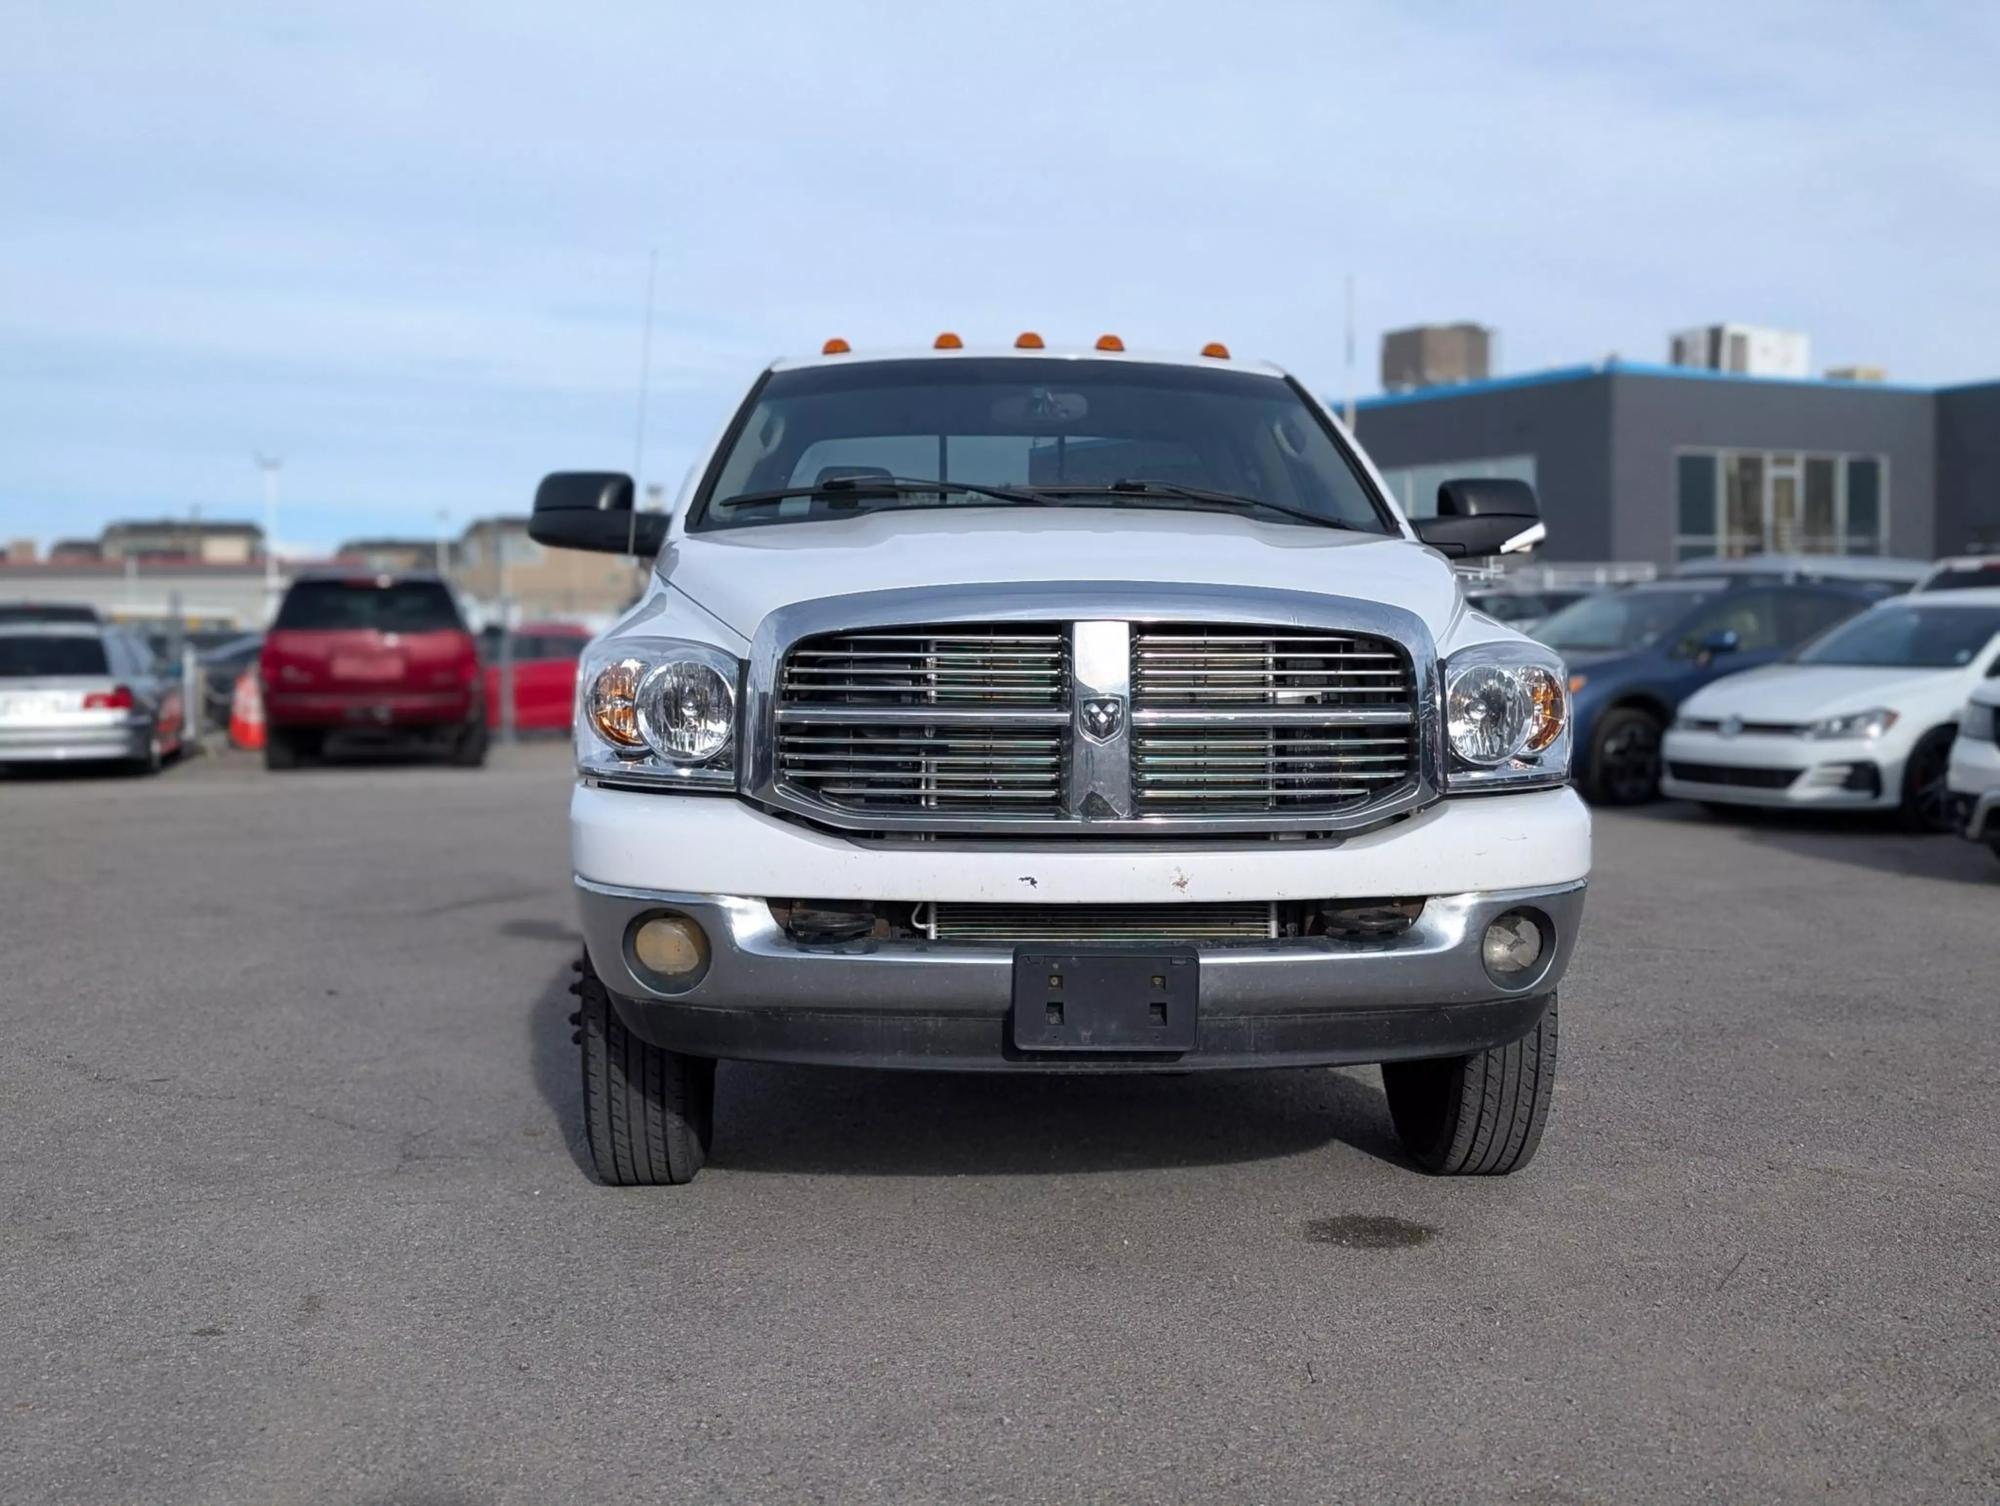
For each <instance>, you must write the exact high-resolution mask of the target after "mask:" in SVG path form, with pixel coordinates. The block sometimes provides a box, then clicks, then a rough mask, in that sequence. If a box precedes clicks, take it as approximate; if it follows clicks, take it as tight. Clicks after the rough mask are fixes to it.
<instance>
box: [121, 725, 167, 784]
mask: <svg viewBox="0 0 2000 1506" xmlns="http://www.w3.org/2000/svg"><path fill="white" fill-rule="evenodd" d="M166 765H167V750H166V748H165V746H164V745H163V744H162V743H161V742H160V733H159V729H158V728H155V729H154V730H153V735H152V739H151V740H150V741H149V742H148V743H147V744H146V751H145V752H144V753H142V754H140V755H139V756H138V757H137V758H133V759H128V760H126V763H125V767H126V768H127V769H129V770H130V771H131V772H132V773H134V774H157V773H159V772H160V770H161V769H163V768H165V767H166Z"/></svg>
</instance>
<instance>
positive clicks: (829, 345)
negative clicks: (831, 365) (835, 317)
mask: <svg viewBox="0 0 2000 1506" xmlns="http://www.w3.org/2000/svg"><path fill="white" fill-rule="evenodd" d="M852 348H853V347H851V346H850V345H849V344H848V343H847V342H846V341H845V340H843V339H841V338H840V336H838V335H835V336H834V337H833V338H832V339H831V340H829V341H827V342H826V344H824V345H822V346H821V347H820V348H819V353H820V354H821V355H823V356H844V355H846V354H847V353H848V351H849V350H851V349H852Z"/></svg>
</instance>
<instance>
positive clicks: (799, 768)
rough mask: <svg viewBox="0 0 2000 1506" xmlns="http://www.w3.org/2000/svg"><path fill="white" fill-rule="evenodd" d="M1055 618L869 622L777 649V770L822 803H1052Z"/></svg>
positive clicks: (1056, 749) (1058, 704)
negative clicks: (997, 622) (869, 626)
mask: <svg viewBox="0 0 2000 1506" xmlns="http://www.w3.org/2000/svg"><path fill="white" fill-rule="evenodd" d="M1068 724H1069V669H1068V648H1067V638H1066V636H1065V633H1064V631H1063V625H1062V624H1059V623H1058V624H1035V623H1029V624H1009V625H1001V626H992V627H987V626H981V625H979V624H976V623H957V624H952V625H950V626H943V627H933V628H925V627H909V628H888V629H876V630H872V631H868V632H852V633H827V634H823V635H821V636H819V637H815V638H808V639H806V640H805V641H804V642H802V643H800V644H798V645H797V646H796V647H795V648H793V650H792V651H791V653H790V654H788V655H787V656H786V658H785V663H784V671H783V678H782V680H781V682H780V685H779V693H778V731H777V750H776V752H777V769H778V772H779V774H780V775H781V776H782V777H783V778H784V779H785V780H786V781H787V782H789V783H790V784H791V785H793V786H794V787H795V788H797V789H799V790H802V791H805V792H807V793H809V794H810V795H812V796H813V797H815V798H817V799H819V800H822V801H825V802H826V803H827V804H828V805H831V806H834V807H837V808H841V809H846V810H851V811H857V812H860V811H870V812H877V813H894V812H904V813H920V812H924V811H934V812H938V813H944V812H953V811H956V812H964V811H973V812H977V811H980V810H996V811H1005V812H1008V813H1010V814H1014V815H1037V814H1040V815H1057V814H1060V812H1061V809H1062V790H1063V749H1064V731H1065V729H1066V728H1067V726H1068Z"/></svg>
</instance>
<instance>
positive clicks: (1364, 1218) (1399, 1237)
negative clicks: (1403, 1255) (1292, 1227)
mask: <svg viewBox="0 0 2000 1506" xmlns="http://www.w3.org/2000/svg"><path fill="white" fill-rule="evenodd" d="M1306 1238H1307V1239H1309V1240H1311V1241H1312V1242H1313V1243H1314V1244H1316V1245H1340V1246H1342V1247H1343V1248H1345V1249H1349V1250H1407V1249H1409V1248H1411V1247H1412V1246H1413V1245H1425V1244H1429V1243H1430V1242H1431V1241H1432V1240H1433V1239H1436V1238H1437V1230H1435V1229H1433V1228H1432V1227H1431V1226H1430V1225H1429V1224H1413V1223H1411V1222H1410V1221H1409V1220H1408V1219H1403V1218H1388V1217H1386V1216H1384V1215H1382V1214H1379V1213H1342V1214H1340V1215H1338V1216H1337V1217H1334V1218H1316V1219H1313V1220H1311V1221H1310V1222H1308V1223H1307V1224H1306Z"/></svg>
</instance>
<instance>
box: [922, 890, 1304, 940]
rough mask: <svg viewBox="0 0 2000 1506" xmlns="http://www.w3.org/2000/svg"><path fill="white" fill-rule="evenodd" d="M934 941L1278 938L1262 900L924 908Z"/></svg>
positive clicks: (1273, 911) (1269, 907) (1273, 913)
mask: <svg viewBox="0 0 2000 1506" xmlns="http://www.w3.org/2000/svg"><path fill="white" fill-rule="evenodd" d="M927 911H928V914H927V916H926V918H927V919H928V921H929V926H928V930H929V933H930V935H931V936H932V938H934V939H935V940H938V941H1254V940H1269V939H1270V938H1271V937H1274V936H1276V935H1277V934H1278V921H1277V906H1276V905H1273V904H1271V903H1270V902H1269V901H1267V900H1246V901H1241V902H1236V903H1211V904H1191V905H1190V904H1179V905H983V904H944V903H940V904H936V905H931V906H928V907H927Z"/></svg>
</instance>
